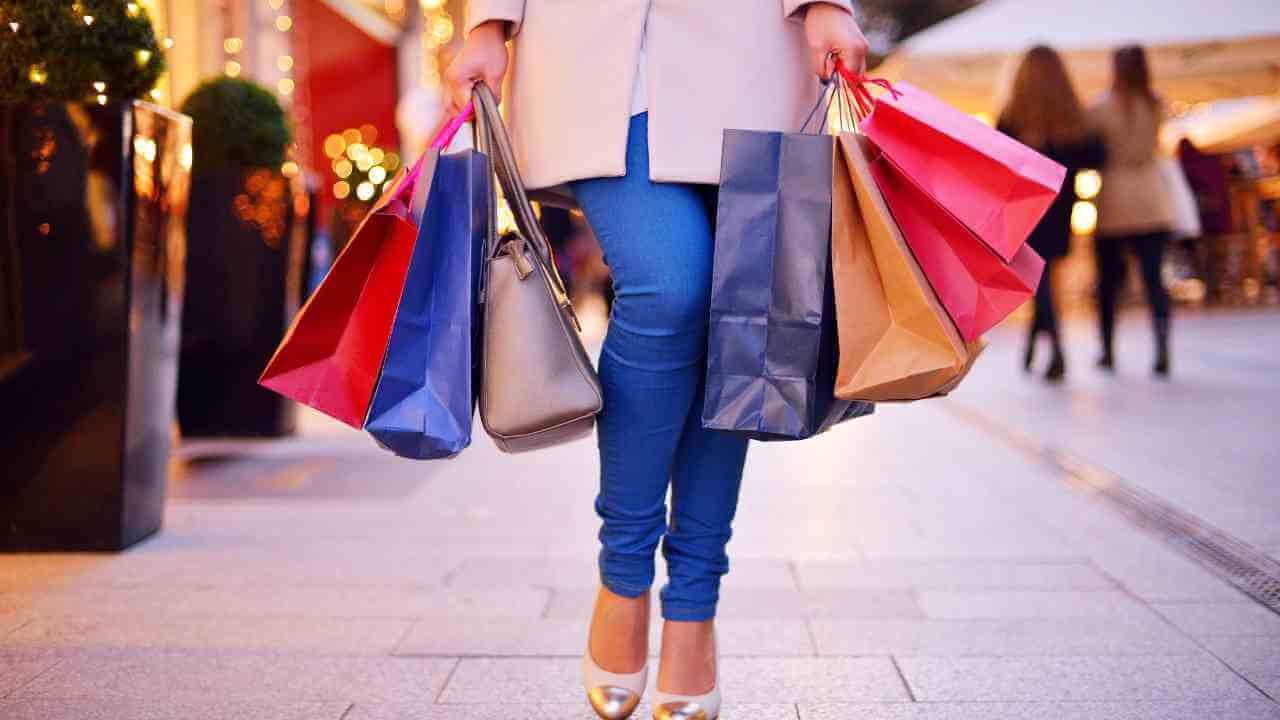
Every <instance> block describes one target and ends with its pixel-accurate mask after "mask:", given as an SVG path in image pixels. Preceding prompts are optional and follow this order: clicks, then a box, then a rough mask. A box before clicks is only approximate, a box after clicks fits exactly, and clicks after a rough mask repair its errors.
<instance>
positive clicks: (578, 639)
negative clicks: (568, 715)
mask: <svg viewBox="0 0 1280 720" xmlns="http://www.w3.org/2000/svg"><path fill="white" fill-rule="evenodd" d="M589 624H590V616H589V615H583V616H580V617H578V618H575V619H567V618H545V619H537V620H517V619H509V618H496V619H495V618H453V617H444V616H442V617H434V618H424V619H422V620H420V621H418V622H417V623H415V625H414V627H413V629H412V630H411V631H410V632H409V633H408V634H407V635H406V636H405V637H404V639H403V640H402V641H401V642H400V643H399V644H398V645H397V646H396V648H395V651H394V653H395V654H396V655H444V656H475V655H479V656H492V655H503V656H539V657H540V656H561V657H580V656H581V655H582V651H583V648H585V647H586V642H587V632H588V626H589ZM716 628H717V631H718V632H719V638H720V644H721V653H722V654H723V655H725V656H741V655H746V656H772V657H788V656H812V655H814V654H816V652H815V649H814V646H813V640H812V637H811V635H810V633H809V628H808V626H807V625H806V624H805V622H804V621H803V620H799V619H777V620H759V619H721V620H719V621H718V622H717V624H716ZM661 642H662V624H661V620H660V619H659V618H658V617H656V616H655V617H654V618H653V621H652V622H651V624H650V628H649V652H650V655H653V656H656V655H657V654H658V650H659V648H660V647H661Z"/></svg>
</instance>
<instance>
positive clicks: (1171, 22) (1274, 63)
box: [878, 0, 1280, 113]
mask: <svg viewBox="0 0 1280 720" xmlns="http://www.w3.org/2000/svg"><path fill="white" fill-rule="evenodd" d="M1037 43H1044V44H1047V45H1050V46H1052V47H1054V48H1055V49H1057V50H1058V51H1059V52H1061V53H1062V54H1063V56H1064V57H1065V59H1066V60H1067V63H1068V65H1069V66H1070V69H1071V72H1072V77H1073V79H1074V81H1075V83H1076V86H1077V88H1078V89H1079V91H1080V92H1081V94H1082V96H1083V97H1085V98H1088V97H1090V96H1092V95H1094V94H1095V93H1097V92H1098V91H1100V90H1103V89H1105V88H1106V87H1107V85H1108V84H1109V83H1110V77H1111V57H1110V53H1111V50H1112V49H1113V48H1115V47H1117V46H1119V45H1125V44H1130V43H1139V44H1142V45H1145V46H1147V47H1148V49H1149V51H1150V60H1151V65H1152V74H1153V76H1154V80H1155V83H1156V86H1157V89H1158V91H1159V92H1160V93H1161V94H1162V95H1164V96H1165V97H1166V98H1167V99H1168V100H1170V101H1182V102H1186V103H1196V102H1201V101H1207V100H1216V99H1221V98H1230V97H1242V96H1249V95H1272V94H1280V12H1277V8H1276V6H1275V4H1274V3H1271V2H1258V1H1257V0H1214V2H1204V0H1118V1H1117V0H1072V2H1068V3H1062V2H1057V1H1054V2H1050V1H1049V0H986V2H984V3H982V4H980V5H978V6H977V7H975V8H973V9H971V10H968V11H966V12H963V13H961V14H959V15H956V16H955V17H953V18H951V19H949V20H945V21H943V22H941V23H938V24H937V25H935V26H933V27H931V28H929V29H928V30H925V31H923V32H921V33H918V34H917V35H915V36H913V37H911V38H909V39H908V40H907V41H906V42H904V43H903V44H902V45H901V46H900V47H899V48H898V49H897V50H896V51H895V52H894V53H893V54H892V55H890V57H889V58H888V59H887V60H886V61H885V63H884V64H883V65H881V67H880V69H879V71H878V74H883V75H885V76H888V77H890V78H892V79H906V80H909V81H911V82H912V83H914V84H916V85H918V86H920V87H922V88H924V89H925V90H927V91H929V92H931V93H933V94H935V95H937V96H939V97H941V98H942V99H944V100H947V101H948V102H951V103H952V104H955V105H957V106H959V107H961V108H962V109H964V110H966V111H968V112H973V113H980V112H981V113H994V112H995V111H996V109H997V108H996V107H995V105H996V103H997V102H998V101H999V100H998V98H997V94H998V92H999V91H1000V90H1001V89H1002V88H1003V86H1004V84H1005V83H1004V79H1005V77H1006V76H1007V74H1009V73H1011V72H1012V65H1013V61H1015V60H1016V59H1017V58H1018V56H1019V55H1020V54H1021V53H1022V52H1023V51H1025V50H1026V49H1027V48H1029V47H1031V46H1032V45H1034V44H1037Z"/></svg>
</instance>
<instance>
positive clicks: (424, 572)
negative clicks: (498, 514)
mask: <svg viewBox="0 0 1280 720" xmlns="http://www.w3.org/2000/svg"><path fill="white" fill-rule="evenodd" d="M335 520H336V519H335ZM343 521H345V520H343ZM458 562H459V561H458V560H457V559H456V558H455V557H454V556H453V555H451V554H450V553H449V552H447V551H446V550H445V549H442V548H441V546H439V545H424V544H422V543H418V542H413V541H403V540H399V539H395V538H391V539H383V540H361V541H355V540H336V541H335V540H329V539H325V540H313V541H309V542H306V543H297V544H295V545H287V546H267V547H257V548H252V549H251V550H250V551H248V552H246V548H244V547H236V546H231V547H221V546H216V547H213V548H202V547H195V548H188V549H185V550H184V551H183V552H167V553H161V552H152V553H149V554H139V555H137V556H133V557H132V558H131V563H130V564H131V566H136V567H137V568H138V569H139V570H140V571H141V572H144V573H145V574H146V575H147V577H148V582H152V583H157V584H161V585H165V586H169V587H173V586H178V585H189V586H196V587H237V588H243V587H246V586H248V587H258V588H261V587H262V586H263V585H266V586H271V585H286V586H323V585H330V586H334V585H337V586H346V585H377V586H386V585H406V586H414V587H433V586H440V585H442V581H443V579H444V578H445V577H446V576H447V575H448V574H449V573H450V572H452V571H453V570H454V569H455V568H456V566H457V565H458Z"/></svg>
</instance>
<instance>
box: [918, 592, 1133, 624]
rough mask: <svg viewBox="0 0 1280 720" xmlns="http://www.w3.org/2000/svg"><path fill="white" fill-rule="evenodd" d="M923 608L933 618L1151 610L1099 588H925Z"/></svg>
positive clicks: (1112, 613)
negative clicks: (1052, 589) (1043, 589)
mask: <svg viewBox="0 0 1280 720" xmlns="http://www.w3.org/2000/svg"><path fill="white" fill-rule="evenodd" d="M919 602H920V607H921V609H922V610H923V611H924V614H925V615H926V616H928V617H931V618H942V619H962V618H1037V617H1060V618H1062V617H1114V616H1118V615H1126V614H1133V613H1138V614H1146V615H1150V613H1151V611H1150V610H1149V609H1147V608H1146V607H1144V606H1143V605H1141V604H1139V603H1137V602H1135V601H1134V600H1133V598H1132V597H1131V596H1129V595H1126V594H1125V593H1122V592H1116V591H1112V590H1099V591H1089V592H1077V591H1041V590H1000V591H994V590H922V591H920V593H919Z"/></svg>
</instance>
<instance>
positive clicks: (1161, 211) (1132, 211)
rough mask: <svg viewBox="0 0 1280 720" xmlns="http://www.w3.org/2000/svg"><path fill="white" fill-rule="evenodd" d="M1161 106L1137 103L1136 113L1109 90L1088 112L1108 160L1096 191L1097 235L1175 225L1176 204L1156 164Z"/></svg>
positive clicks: (1156, 229)
mask: <svg viewBox="0 0 1280 720" xmlns="http://www.w3.org/2000/svg"><path fill="white" fill-rule="evenodd" d="M1162 119H1163V115H1162V111H1161V110H1160V109H1159V108H1150V107H1146V106H1143V105H1142V104H1141V103H1135V105H1134V107H1133V109H1132V112H1131V113H1130V112H1128V111H1127V109H1126V108H1125V107H1124V105H1123V104H1122V103H1121V102H1120V101H1118V100H1117V99H1115V98H1113V97H1111V96H1110V95H1109V94H1108V95H1106V96H1104V97H1103V98H1102V99H1101V100H1100V101H1099V102H1098V103H1097V104H1096V105H1094V106H1093V107H1092V108H1090V110H1089V124H1090V125H1091V126H1092V127H1093V129H1094V130H1095V131H1096V132H1097V133H1098V135H1099V136H1100V137H1101V138H1102V144H1103V146H1104V147H1105V148H1106V154H1107V159H1106V164H1105V165H1104V166H1103V168H1102V189H1101V190H1100V191H1099V192H1098V234H1099V235H1135V234H1139V233H1146V232H1155V231H1159V230H1168V229H1169V228H1171V227H1173V206H1172V203H1171V201H1170V198H1169V192H1168V189H1167V188H1166V187H1165V184H1164V178H1163V176H1162V175H1161V174H1160V166H1159V165H1158V163H1157V162H1156V160H1157V152H1158V136H1159V133H1160V122H1161V120H1162Z"/></svg>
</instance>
